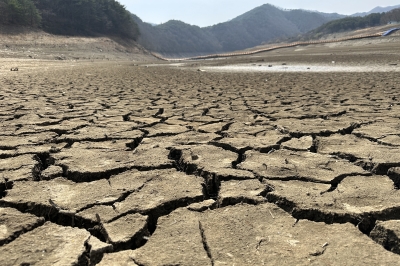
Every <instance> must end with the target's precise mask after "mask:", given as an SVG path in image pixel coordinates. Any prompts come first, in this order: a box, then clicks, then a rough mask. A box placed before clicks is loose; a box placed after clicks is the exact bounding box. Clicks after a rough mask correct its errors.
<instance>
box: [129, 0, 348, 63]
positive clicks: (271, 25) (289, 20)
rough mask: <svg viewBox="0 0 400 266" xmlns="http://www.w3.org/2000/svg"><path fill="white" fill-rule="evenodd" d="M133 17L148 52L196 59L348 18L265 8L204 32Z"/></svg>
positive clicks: (179, 23)
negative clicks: (194, 57) (189, 56)
mask: <svg viewBox="0 0 400 266" xmlns="http://www.w3.org/2000/svg"><path fill="white" fill-rule="evenodd" d="M132 17H133V19H134V20H135V22H136V23H137V24H138V26H139V30H140V32H141V36H140V37H139V38H138V42H139V44H140V45H142V46H144V47H145V48H146V49H148V50H151V51H153V52H157V53H160V54H162V55H165V56H174V55H177V56H182V55H185V56H187V55H191V56H192V55H202V54H208V53H216V52H230V51H235V50H242V49H246V48H249V47H253V46H256V45H260V44H262V43H265V42H268V41H272V40H274V39H277V38H287V37H293V36H296V35H299V34H302V33H306V32H308V31H310V30H312V29H315V28H317V27H319V26H321V25H322V24H324V23H326V22H329V21H331V20H334V19H337V18H341V17H344V16H343V15H339V14H334V13H322V12H313V11H306V10H299V9H297V10H284V9H282V8H278V7H276V6H273V5H270V4H264V5H262V6H259V7H256V8H254V9H252V10H250V11H248V12H245V13H243V14H242V15H240V16H237V17H235V18H233V19H231V20H229V21H227V22H222V23H218V24H216V25H213V26H208V27H203V28H200V27H198V26H195V25H190V24H187V23H184V22H182V21H176V20H170V21H168V22H166V23H163V24H160V25H156V26H153V25H151V24H149V23H145V22H143V21H142V20H141V19H140V18H139V17H138V16H136V15H133V14H132Z"/></svg>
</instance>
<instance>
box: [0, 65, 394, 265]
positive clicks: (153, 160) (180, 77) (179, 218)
mask: <svg viewBox="0 0 400 266" xmlns="http://www.w3.org/2000/svg"><path fill="white" fill-rule="evenodd" d="M43 64H44V65H43V67H45V64H46V63H45V62H44V63H43ZM49 64H50V63H49ZM51 64H55V63H51ZM59 64H60V65H57V67H54V68H52V67H50V68H47V69H46V70H43V68H42V69H41V68H40V67H39V66H32V67H26V68H21V69H19V71H18V72H5V71H3V72H2V73H1V74H2V75H1V76H0V82H1V86H2V87H1V92H0V106H1V107H0V119H1V131H0V136H1V137H0V158H1V159H0V254H1V256H0V265H34V264H37V265H96V264H98V265H146V266H147V265H277V264H283V265H346V264H352V265H397V264H398V263H399V259H400V257H399V255H398V254H400V242H399V241H400V240H399V235H400V191H399V190H398V188H399V187H400V153H399V147H400V126H399V125H400V123H399V119H400V104H399V99H400V77H399V75H398V73H394V72H371V73H363V72H358V73H344V72H340V73H333V72H327V73H214V72H201V71H196V70H197V68H196V67H195V68H189V69H187V68H185V69H180V68H177V67H175V68H171V67H166V66H154V67H145V66H140V65H139V66H137V65H133V64H132V63H120V64H117V63H93V64H85V63H75V65H71V64H69V63H59ZM27 65H28V66H29V63H28V64H27Z"/></svg>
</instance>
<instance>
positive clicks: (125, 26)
mask: <svg viewBox="0 0 400 266" xmlns="http://www.w3.org/2000/svg"><path fill="white" fill-rule="evenodd" d="M0 12H1V16H0V25H22V26H31V27H41V28H42V29H43V30H45V31H47V32H50V33H54V34H64V35H85V36H87V35H89V36H97V35H116V36H120V37H124V38H129V39H137V37H138V35H139V29H138V27H137V25H136V23H135V22H134V21H133V19H132V17H131V14H130V13H129V12H128V11H127V10H126V9H125V7H124V6H122V5H121V4H120V3H119V2H118V1H115V0H0Z"/></svg>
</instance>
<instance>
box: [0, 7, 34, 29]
mask: <svg viewBox="0 0 400 266" xmlns="http://www.w3.org/2000/svg"><path fill="white" fill-rule="evenodd" d="M0 13H1V16H0V24H2V25H22V26H32V27H37V26H39V24H40V21H41V16H40V14H39V11H38V10H37V8H36V6H35V4H34V3H33V2H32V1H31V0H0Z"/></svg>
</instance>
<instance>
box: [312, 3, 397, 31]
mask: <svg viewBox="0 0 400 266" xmlns="http://www.w3.org/2000/svg"><path fill="white" fill-rule="evenodd" d="M391 21H397V22H400V8H397V9H393V10H391V11H389V12H386V13H372V14H369V15H368V16H364V17H346V18H343V19H338V20H334V21H330V22H328V23H326V24H324V25H322V26H321V27H318V28H317V29H315V30H313V31H311V32H310V33H309V34H308V35H311V36H313V37H314V38H318V37H320V36H322V35H324V34H331V33H336V32H344V31H350V30H357V29H362V28H367V27H374V26H380V25H385V24H387V23H389V22H391Z"/></svg>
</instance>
